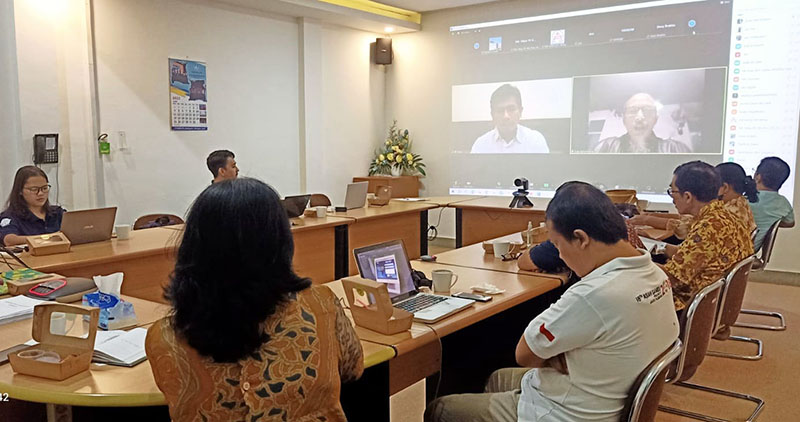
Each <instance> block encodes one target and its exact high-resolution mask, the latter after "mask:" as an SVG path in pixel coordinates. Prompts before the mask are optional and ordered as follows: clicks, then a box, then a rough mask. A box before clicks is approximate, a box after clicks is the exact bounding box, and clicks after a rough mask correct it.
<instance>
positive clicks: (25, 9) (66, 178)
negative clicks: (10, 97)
mask: <svg viewBox="0 0 800 422" xmlns="http://www.w3.org/2000/svg"><path fill="white" fill-rule="evenodd" d="M14 12H15V18H16V25H15V27H16V47H17V57H16V61H17V65H18V72H19V73H18V84H19V93H18V97H17V98H19V108H20V116H19V119H20V120H19V121H20V131H21V137H20V138H19V142H18V143H17V146H18V156H17V158H16V161H15V162H14V163H13V164H12V167H13V168H16V167H19V166H20V165H23V164H31V163H32V158H31V156H32V153H33V135H34V134H36V133H53V132H55V133H59V147H60V157H59V164H58V165H54V164H43V165H41V167H42V169H44V170H45V171H46V172H47V174H48V178H49V180H50V184H51V185H53V191H52V192H51V194H50V199H51V202H60V203H61V204H63V205H64V206H65V207H66V208H68V209H74V208H82V207H87V206H90V205H91V204H92V203H93V198H94V196H95V193H94V189H93V183H92V180H93V177H94V171H93V170H94V168H93V166H92V165H91V164H90V163H91V157H92V156H91V155H89V152H90V151H91V147H92V145H93V143H92V140H93V138H94V136H93V134H92V121H91V108H90V96H89V90H88V84H89V66H88V60H89V59H88V44H87V38H86V34H87V32H86V31H87V29H86V9H85V2H84V1H82V0H62V1H58V2H48V1H24V0H16V1H15V2H14ZM12 28H13V26H12ZM9 79H10V78H9Z"/></svg>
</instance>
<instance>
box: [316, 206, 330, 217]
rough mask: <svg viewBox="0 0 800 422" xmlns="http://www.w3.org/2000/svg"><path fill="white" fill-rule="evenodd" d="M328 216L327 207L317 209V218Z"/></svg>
mask: <svg viewBox="0 0 800 422" xmlns="http://www.w3.org/2000/svg"><path fill="white" fill-rule="evenodd" d="M326 215H328V207H317V218H324V217H325V216H326Z"/></svg>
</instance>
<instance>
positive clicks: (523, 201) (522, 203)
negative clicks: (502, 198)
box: [508, 188, 533, 208]
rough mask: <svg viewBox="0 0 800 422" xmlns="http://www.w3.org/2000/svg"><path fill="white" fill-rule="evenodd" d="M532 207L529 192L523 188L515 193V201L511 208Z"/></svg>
mask: <svg viewBox="0 0 800 422" xmlns="http://www.w3.org/2000/svg"><path fill="white" fill-rule="evenodd" d="M532 206H533V202H531V200H530V199H528V191H527V190H525V189H522V188H519V189H517V191H516V192H514V199H512V200H511V203H510V204H508V207H509V208H528V207H532Z"/></svg>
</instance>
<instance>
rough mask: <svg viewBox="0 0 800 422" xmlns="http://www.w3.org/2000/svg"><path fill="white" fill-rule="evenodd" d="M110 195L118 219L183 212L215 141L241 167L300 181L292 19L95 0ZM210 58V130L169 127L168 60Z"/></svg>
mask: <svg viewBox="0 0 800 422" xmlns="http://www.w3.org/2000/svg"><path fill="white" fill-rule="evenodd" d="M95 13H96V18H95V22H96V24H95V39H96V46H97V47H96V52H97V66H98V93H99V100H100V110H101V127H102V130H103V131H104V132H107V133H109V135H110V139H111V140H112V148H114V147H116V146H117V145H115V144H114V140H115V139H116V138H117V133H118V131H125V132H126V137H127V143H128V146H129V149H128V150H126V151H120V150H119V149H113V150H112V154H111V155H110V156H107V157H104V169H105V187H106V202H107V203H108V204H109V205H117V206H118V207H119V211H118V212H119V214H118V221H130V222H132V221H133V220H134V219H135V218H136V217H137V216H140V215H143V214H147V213H150V212H170V213H174V214H178V215H183V214H184V213H185V211H186V209H187V207H188V206H189V204H190V203H191V201H192V200H193V199H194V198H195V197H196V196H197V194H198V193H199V192H200V191H201V190H202V189H204V188H205V187H206V186H207V185H208V184H209V182H210V180H211V178H212V177H211V173H210V172H209V171H208V169H207V168H206V166H205V159H206V156H207V155H208V153H209V152H211V151H212V150H214V149H220V148H224V149H230V150H232V151H233V152H234V153H235V154H236V161H237V163H238V166H239V168H240V170H241V173H240V174H241V175H243V176H251V177H256V178H259V179H261V180H264V181H266V182H267V183H269V184H271V185H273V186H274V187H275V188H276V189H277V190H278V191H279V192H294V191H297V190H298V189H299V180H298V169H299V155H298V144H299V135H298V132H299V129H298V112H297V109H298V94H297V93H298V76H297V63H298V36H297V24H296V23H295V22H294V20H291V19H283V18H276V17H271V16H264V15H260V14H258V13H257V12H249V13H245V12H240V11H236V10H225V9H222V8H217V7H211V6H207V5H201V4H188V3H184V2H181V1H174V0H170V1H156V0H148V1H136V2H131V1H125V0H104V1H98V2H95ZM170 57H177V58H189V59H192V60H200V61H204V62H206V64H207V66H208V68H207V77H208V101H209V105H208V121H209V129H208V131H197V132H178V131H172V130H171V129H170V121H169V116H170V114H169V91H168V89H169V87H168V58H170Z"/></svg>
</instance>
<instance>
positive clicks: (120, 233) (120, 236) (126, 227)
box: [114, 224, 131, 240]
mask: <svg viewBox="0 0 800 422" xmlns="http://www.w3.org/2000/svg"><path fill="white" fill-rule="evenodd" d="M114 230H116V231H117V240H127V239H130V237H131V225H130V224H118V225H116V226H114Z"/></svg>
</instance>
